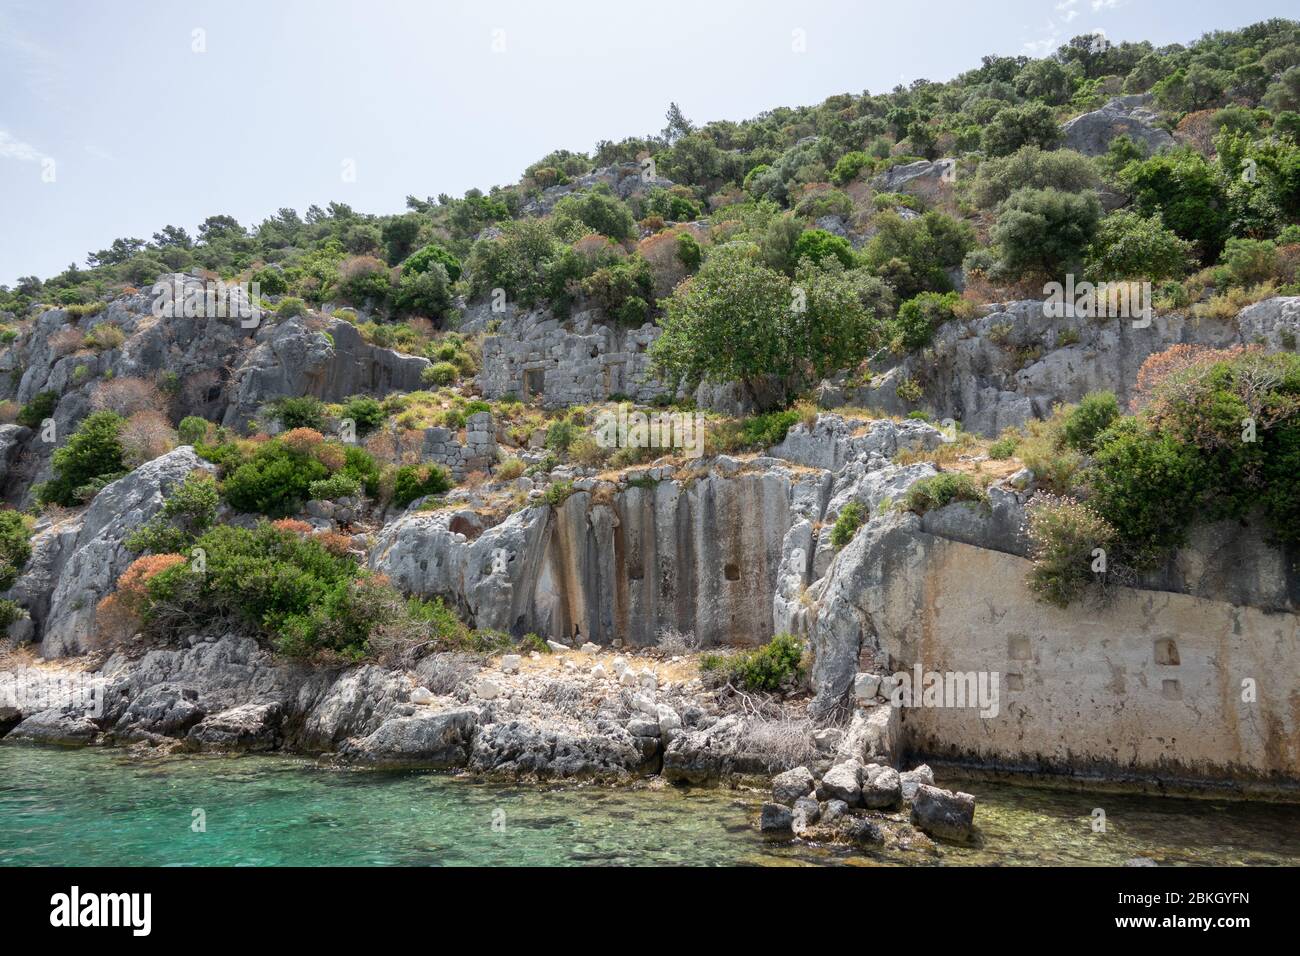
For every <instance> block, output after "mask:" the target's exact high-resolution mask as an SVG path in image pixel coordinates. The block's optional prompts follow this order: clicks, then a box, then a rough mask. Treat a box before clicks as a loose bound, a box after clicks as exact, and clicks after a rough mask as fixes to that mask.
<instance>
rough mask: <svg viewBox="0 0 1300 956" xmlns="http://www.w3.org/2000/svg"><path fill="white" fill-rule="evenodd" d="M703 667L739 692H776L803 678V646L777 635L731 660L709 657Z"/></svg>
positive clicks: (714, 656)
mask: <svg viewBox="0 0 1300 956" xmlns="http://www.w3.org/2000/svg"><path fill="white" fill-rule="evenodd" d="M700 668H701V669H702V670H705V671H714V672H719V671H720V672H721V673H722V675H723V676H724V677H725V679H726V680H727V681H729V682H730V683H731V684H732V685H733V686H735V687H737V688H739V689H740V690H749V691H777V690H780V689H781V688H782V686H784V685H786V684H787V683H790V682H792V681H798V680H800V679H802V677H803V645H802V644H801V643H800V642H799V641H798V639H796V638H795V637H794V636H792V635H790V634H778V635H777V636H776V637H774V638H772V640H770V641H769V642H768V643H766V644H764V645H763V646H762V647H760V648H758V649H757V650H753V651H746V652H743V653H740V654H735V655H732V656H730V657H723V656H721V655H718V654H706V655H704V657H702V658H701V659H700Z"/></svg>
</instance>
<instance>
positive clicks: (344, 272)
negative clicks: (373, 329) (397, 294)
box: [338, 256, 393, 306]
mask: <svg viewBox="0 0 1300 956" xmlns="http://www.w3.org/2000/svg"><path fill="white" fill-rule="evenodd" d="M392 290H393V280H392V276H391V275H390V274H389V271H388V267H387V266H386V265H384V263H382V262H380V261H379V260H378V259H375V258H373V257H372V256H354V257H353V258H351V259H348V260H347V261H345V262H344V263H343V264H342V265H341V266H339V284H338V293H339V295H341V296H342V297H343V298H344V299H346V300H347V301H348V302H351V303H352V304H353V305H357V306H364V305H365V304H366V303H367V302H371V303H378V304H380V305H382V304H383V303H384V302H386V301H387V300H388V295H389V293H390V292H392Z"/></svg>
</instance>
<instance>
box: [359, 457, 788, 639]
mask: <svg viewBox="0 0 1300 956" xmlns="http://www.w3.org/2000/svg"><path fill="white" fill-rule="evenodd" d="M774 464H778V465H779V463H774ZM801 481H802V479H800V478H799V477H798V476H795V475H792V474H791V473H790V472H789V471H786V470H784V469H781V468H779V467H774V468H770V469H767V470H764V471H761V472H760V471H750V472H745V473H742V474H739V475H737V476H735V477H732V478H725V477H723V476H721V475H717V474H709V475H706V476H704V477H701V478H699V479H697V480H695V481H694V482H692V483H691V484H690V485H689V487H684V486H683V485H682V484H681V483H679V482H676V481H660V482H658V483H655V484H653V485H652V486H649V487H641V486H636V485H629V486H627V487H626V488H625V489H624V490H622V491H620V492H618V493H617V494H615V495H614V496H613V498H612V501H610V502H608V503H606V502H604V501H601V500H598V499H597V498H595V497H593V495H592V494H591V493H589V492H577V493H575V494H573V495H571V496H570V497H569V498H568V499H567V500H566V501H565V502H564V503H563V504H562V505H560V506H559V507H556V508H546V507H542V508H533V509H527V510H525V511H522V512H517V513H516V514H514V515H512V516H510V517H509V518H508V519H507V520H506V521H504V522H503V523H502V524H500V525H497V526H495V527H493V528H489V529H487V530H486V531H484V532H483V533H482V534H481V535H479V536H478V537H477V538H476V539H474V540H473V541H466V539H465V538H464V536H463V535H458V534H457V533H455V532H453V531H451V530H450V520H449V518H448V516H447V515H445V514H441V513H439V514H411V515H407V516H405V517H403V518H401V519H399V520H397V521H395V522H393V523H391V524H390V525H389V526H387V527H386V528H385V529H384V530H383V532H382V533H381V534H380V538H379V542H378V545H377V547H376V548H375V550H374V551H373V552H372V555H371V567H372V568H374V569H375V570H377V571H382V572H383V573H385V574H387V575H388V576H389V577H390V578H391V579H393V580H394V581H395V582H397V583H398V584H399V586H401V587H402V588H404V589H407V590H411V591H414V592H415V593H418V594H423V595H430V596H432V595H441V596H444V597H448V598H450V599H451V600H453V601H455V602H457V603H458V604H459V605H460V607H461V608H462V609H463V610H465V611H466V612H467V613H468V614H469V615H470V616H471V617H472V618H473V619H474V621H475V622H476V624H477V625H478V626H479V627H492V628H496V629H499V630H504V631H508V632H511V633H515V634H525V633H528V632H530V631H533V632H536V633H538V634H547V635H552V636H563V637H564V638H565V639H566V640H567V639H573V640H576V641H577V642H578V643H582V642H583V641H587V640H590V641H594V642H595V643H597V644H602V645H607V644H608V643H609V642H610V641H611V640H613V639H614V638H615V637H621V638H623V639H624V640H626V641H628V642H629V643H631V644H634V645H646V644H653V643H655V642H656V641H657V639H658V634H659V631H660V630H661V629H663V628H665V627H672V628H675V629H677V630H678V631H681V632H683V633H688V632H689V633H693V634H695V635H696V637H697V638H698V639H699V640H700V642H701V643H703V644H714V643H721V642H728V643H739V644H754V643H761V642H763V641H766V640H767V639H768V638H770V637H771V636H772V606H773V605H772V600H773V594H774V592H775V588H776V579H777V575H778V571H779V569H780V568H781V566H782V559H783V549H784V544H785V536H786V532H787V530H788V529H789V526H790V523H791V517H792V514H791V510H792V500H793V499H794V498H795V496H796V494H797V493H798V492H797V490H796V489H800V488H801V487H802V486H801V484H800V482H801Z"/></svg>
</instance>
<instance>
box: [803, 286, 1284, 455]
mask: <svg viewBox="0 0 1300 956" xmlns="http://www.w3.org/2000/svg"><path fill="white" fill-rule="evenodd" d="M1297 335H1300V297H1296V296H1291V297H1277V298H1272V299H1265V300H1264V301H1262V302H1258V303H1256V304H1255V305H1252V306H1249V307H1247V308H1245V309H1243V310H1242V311H1241V313H1240V315H1239V316H1238V317H1237V319H1236V320H1235V321H1232V322H1220V321H1216V320H1212V319H1204V320H1198V319H1194V318H1191V317H1189V316H1185V315H1181V314H1169V315H1154V316H1152V318H1151V322H1150V325H1149V326H1142V325H1141V323H1140V322H1138V323H1137V324H1135V322H1134V320H1132V319H1123V318H1112V319H1092V318H1084V317H1082V316H1072V315H1067V316H1066V317H1064V318H1046V317H1045V316H1044V309H1043V303H1042V302H1039V301H1032V300H1026V301H1021V302H1012V303H1007V304H1006V305H1003V306H993V307H990V309H989V311H988V312H987V314H985V315H982V316H980V317H978V318H974V319H969V320H961V321H952V322H948V323H945V324H944V325H942V326H940V327H939V328H938V329H937V330H936V331H935V333H934V340H933V343H932V345H931V346H930V347H929V348H927V349H926V350H925V352H924V355H921V354H917V355H912V356H909V357H907V358H905V359H904V360H903V361H901V362H899V363H897V364H896V365H890V366H883V367H880V368H878V369H877V370H876V374H875V376H874V378H873V379H872V380H871V381H870V382H868V383H867V384H866V385H863V386H848V385H845V384H844V383H843V382H842V381H840V382H839V383H836V382H834V381H832V382H828V383H825V384H824V385H823V388H822V390H821V395H820V401H821V403H822V405H824V406H826V407H835V406H839V405H857V406H862V407H867V408H880V409H883V410H885V411H887V412H890V413H893V414H899V415H905V414H907V413H908V412H910V411H914V410H916V409H925V410H928V411H930V412H931V413H932V414H934V415H935V416H937V417H939V418H952V419H955V420H957V421H960V422H961V423H962V427H963V428H965V430H966V431H971V432H979V433H981V434H984V435H996V434H997V433H998V432H1000V431H1001V430H1002V429H1004V428H1008V427H1012V426H1018V425H1023V424H1024V423H1025V422H1026V421H1028V420H1029V419H1031V418H1046V417H1048V416H1049V415H1050V414H1051V409H1052V406H1053V405H1054V404H1056V403H1058V402H1077V401H1078V400H1079V399H1080V398H1082V397H1083V396H1084V395H1086V394H1087V393H1088V392H1091V391H1097V390H1107V391H1111V392H1114V393H1115V394H1116V395H1117V396H1118V397H1119V399H1120V402H1121V404H1122V405H1127V403H1128V401H1129V399H1130V398H1131V397H1132V393H1133V388H1134V385H1135V383H1136V381H1137V373H1138V370H1139V369H1140V368H1141V367H1142V363H1143V362H1145V361H1146V360H1147V359H1148V358H1149V357H1150V356H1151V355H1153V354H1155V353H1156V352H1161V351H1164V350H1165V349H1167V348H1169V347H1170V346H1173V345H1180V344H1189V345H1201V346H1208V347H1213V348H1226V347H1228V346H1233V345H1253V344H1262V345H1264V347H1265V348H1268V349H1270V350H1278V349H1285V348H1286V344H1285V343H1286V342H1288V341H1290V342H1294V341H1295V338H1294V337H1295V336H1297ZM904 382H911V383H914V384H915V385H917V386H919V387H920V389H921V398H920V399H919V400H918V401H915V402H913V401H909V400H907V399H905V398H903V397H902V396H900V395H899V394H898V391H899V386H900V385H902V384H903V383H904Z"/></svg>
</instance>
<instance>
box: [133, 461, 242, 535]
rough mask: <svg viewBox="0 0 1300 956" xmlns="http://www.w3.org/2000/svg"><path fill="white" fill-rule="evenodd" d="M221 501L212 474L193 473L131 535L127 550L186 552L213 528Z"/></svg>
mask: <svg viewBox="0 0 1300 956" xmlns="http://www.w3.org/2000/svg"><path fill="white" fill-rule="evenodd" d="M220 502H221V495H220V493H219V492H218V490H217V483H216V480H215V479H214V478H213V477H212V476H211V475H208V474H202V473H197V472H196V473H194V474H191V475H189V476H187V477H186V479H185V481H183V482H182V483H181V485H180V486H179V487H177V488H173V489H172V491H171V493H170V494H168V495H167V496H166V497H165V498H164V499H163V506H162V508H161V509H159V511H158V514H156V515H155V516H154V517H153V518H151V519H150V520H149V522H148V523H146V524H145V525H144V526H143V527H142V528H139V529H138V530H136V531H135V532H133V533H132V534H131V535H130V536H128V537H127V539H126V549H127V550H128V551H133V552H135V553H136V554H142V553H148V554H184V553H186V552H187V551H189V549H190V547H191V546H193V544H194V541H195V539H196V538H198V536H199V535H201V534H203V533H204V532H205V531H207V530H208V529H209V528H211V527H212V525H213V522H215V521H216V517H217V506H218V505H219V504H220Z"/></svg>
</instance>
